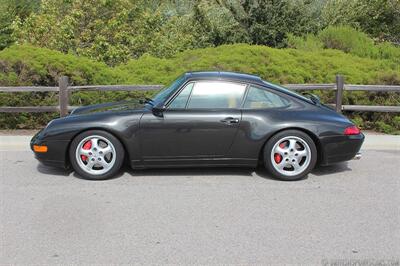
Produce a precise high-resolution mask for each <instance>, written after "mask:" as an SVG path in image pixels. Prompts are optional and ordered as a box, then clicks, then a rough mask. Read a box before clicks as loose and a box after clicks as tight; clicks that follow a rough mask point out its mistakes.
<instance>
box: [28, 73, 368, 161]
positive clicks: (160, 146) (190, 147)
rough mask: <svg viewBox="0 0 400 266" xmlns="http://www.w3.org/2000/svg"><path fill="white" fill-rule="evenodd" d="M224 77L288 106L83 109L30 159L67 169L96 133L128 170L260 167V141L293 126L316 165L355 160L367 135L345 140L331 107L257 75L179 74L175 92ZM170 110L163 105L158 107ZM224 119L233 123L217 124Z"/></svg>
mask: <svg viewBox="0 0 400 266" xmlns="http://www.w3.org/2000/svg"><path fill="white" fill-rule="evenodd" d="M196 80H228V81H234V82H240V83H245V84H252V85H256V86H258V87H262V88H264V89H266V90H270V91H272V92H274V93H275V94H278V95H280V96H282V97H284V98H285V99H287V100H288V101H289V103H290V104H289V105H288V106H287V107H280V108H269V109H245V108H238V109H214V110H209V109H192V110H190V109H182V110H177V109H175V110H171V109H168V107H167V108H166V110H164V111H162V112H160V111H158V110H154V109H153V108H152V106H151V105H150V104H140V103H139V102H120V103H110V104H100V105H93V106H87V107H81V108H78V109H76V110H74V111H73V112H72V114H71V115H70V116H68V117H64V118H59V119H55V120H53V121H51V122H50V123H49V124H48V125H47V127H46V128H45V129H43V130H41V131H40V132H38V133H37V134H36V135H35V136H34V137H33V138H32V141H31V147H33V145H34V144H38V145H42V144H45V145H47V146H48V152H47V153H35V157H36V158H37V159H38V160H39V161H41V162H43V163H44V164H47V165H52V166H62V167H68V166H69V159H68V149H69V144H70V143H71V141H72V139H73V138H74V137H75V136H77V135H78V134H79V133H81V132H83V131H86V130H90V129H100V130H104V131H108V132H109V133H111V134H113V135H114V136H115V137H117V138H118V139H119V140H120V141H121V143H122V144H123V146H124V148H125V150H126V156H127V157H128V158H127V160H128V161H129V162H130V165H131V166H132V167H133V168H153V167H187V166H251V167H255V166H257V164H258V162H259V160H260V159H261V156H262V150H263V147H264V144H265V143H266V142H267V141H268V139H269V138H270V137H271V136H273V135H274V134H276V133H277V132H279V131H282V130H285V129H298V130H301V131H304V132H306V133H307V134H309V135H310V136H311V138H312V139H313V140H314V142H315V143H316V146H317V149H318V161H319V163H320V164H331V163H336V162H340V161H346V160H350V159H352V158H353V157H354V156H355V155H356V153H357V152H358V151H359V150H360V147H361V145H362V143H363V140H364V135H363V134H359V135H351V136H346V135H344V130H345V128H346V127H349V126H351V125H353V124H352V123H351V122H350V121H349V120H348V119H347V118H346V117H344V116H342V115H340V114H338V113H336V112H335V111H333V110H332V109H330V108H329V107H326V106H324V105H320V104H315V103H313V102H312V101H311V100H308V99H306V98H304V97H302V96H299V95H298V94H295V93H293V92H290V91H288V90H286V89H284V88H282V87H280V86H277V85H274V84H270V83H267V82H264V81H262V80H261V79H260V78H258V77H255V76H251V75H245V74H237V73H225V72H197V73H187V74H185V75H184V79H183V81H182V84H181V86H179V88H178V89H177V90H176V91H175V92H174V93H173V94H172V95H171V96H170V97H169V98H168V99H169V100H171V99H173V97H174V96H175V95H176V94H177V93H179V91H180V89H181V88H183V87H184V85H185V84H187V83H188V82H190V81H196ZM160 104H161V105H163V104H164V105H167V104H168V100H167V101H166V102H164V103H158V104H157V105H160ZM226 118H234V119H238V120H239V122H238V123H233V124H231V123H226V121H225V122H221V120H225V119H226Z"/></svg>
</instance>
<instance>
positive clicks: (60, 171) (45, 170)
mask: <svg viewBox="0 0 400 266" xmlns="http://www.w3.org/2000/svg"><path fill="white" fill-rule="evenodd" d="M36 169H37V170H38V171H39V173H42V174H45V175H55V176H69V175H70V174H71V173H72V172H73V171H72V169H64V168H58V167H52V166H47V165H44V164H41V163H38V165H37V167H36Z"/></svg>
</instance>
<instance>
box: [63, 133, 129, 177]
mask: <svg viewBox="0 0 400 266" xmlns="http://www.w3.org/2000/svg"><path fill="white" fill-rule="evenodd" d="M89 136H101V137H103V138H105V139H107V140H108V141H110V142H111V144H112V145H113V146H114V149H115V153H116V155H115V157H116V158H115V162H114V164H113V166H112V167H110V169H108V170H107V172H106V173H103V174H90V173H88V172H85V171H84V170H82V169H81V166H79V164H78V162H77V158H76V149H77V147H78V145H79V143H80V142H81V141H82V140H84V139H85V138H87V137H89ZM113 156H114V155H113ZM124 156H125V151H124V148H123V146H122V144H121V142H120V141H119V140H118V139H117V138H116V137H114V136H113V135H112V134H110V133H108V132H106V131H102V130H88V131H85V132H83V133H81V134H79V135H78V136H76V137H75V138H74V139H73V141H72V142H71V145H70V148H69V159H70V162H71V165H72V168H73V169H74V170H75V172H76V173H77V174H78V175H79V176H81V177H82V178H84V179H88V180H106V179H110V178H113V177H115V175H117V173H118V172H119V170H120V169H121V166H122V164H123V162H124Z"/></svg>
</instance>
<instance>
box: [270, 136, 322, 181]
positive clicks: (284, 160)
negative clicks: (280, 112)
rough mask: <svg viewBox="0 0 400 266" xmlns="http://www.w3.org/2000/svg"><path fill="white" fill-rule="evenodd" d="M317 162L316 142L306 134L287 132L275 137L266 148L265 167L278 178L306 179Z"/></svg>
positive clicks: (289, 179) (290, 179) (288, 179)
mask: <svg viewBox="0 0 400 266" xmlns="http://www.w3.org/2000/svg"><path fill="white" fill-rule="evenodd" d="M316 162H317V149H316V146H315V143H314V141H313V140H312V139H311V138H310V137H309V136H308V135H307V134H306V133H304V132H302V131H298V130H286V131H282V132H279V133H278V134H276V135H274V136H273V137H272V138H271V139H270V140H269V141H268V142H267V144H266V145H265V147H264V165H265V167H266V168H267V169H268V170H269V172H270V173H271V174H272V175H273V176H274V177H276V178H278V179H281V180H286V181H292V180H299V179H302V178H304V177H305V176H306V175H307V174H308V173H309V172H310V171H311V170H312V169H313V168H314V167H315V164H316Z"/></svg>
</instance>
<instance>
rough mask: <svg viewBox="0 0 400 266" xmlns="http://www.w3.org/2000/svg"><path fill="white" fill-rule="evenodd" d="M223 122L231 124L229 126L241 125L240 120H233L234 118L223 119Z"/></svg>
mask: <svg viewBox="0 0 400 266" xmlns="http://www.w3.org/2000/svg"><path fill="white" fill-rule="evenodd" d="M221 122H222V123H225V124H229V125H230V124H237V123H239V119H237V118H233V117H227V118H225V119H222V120H221Z"/></svg>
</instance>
